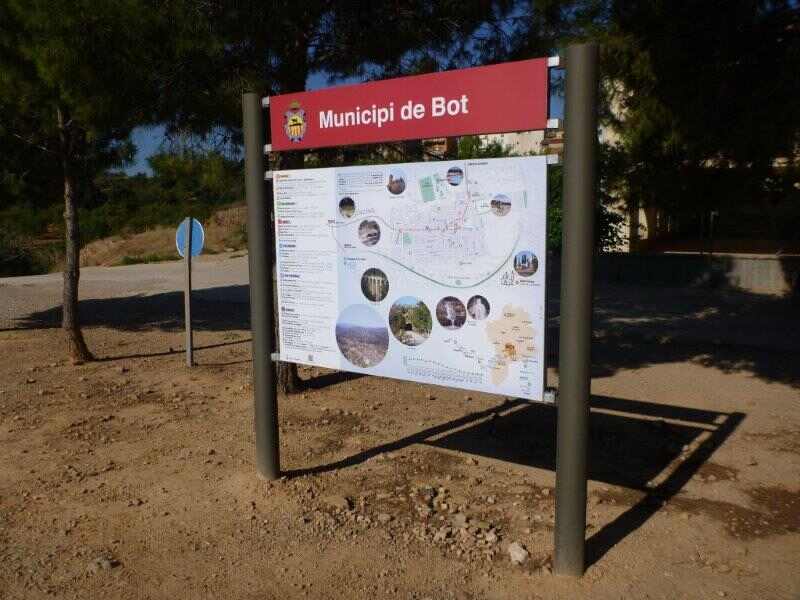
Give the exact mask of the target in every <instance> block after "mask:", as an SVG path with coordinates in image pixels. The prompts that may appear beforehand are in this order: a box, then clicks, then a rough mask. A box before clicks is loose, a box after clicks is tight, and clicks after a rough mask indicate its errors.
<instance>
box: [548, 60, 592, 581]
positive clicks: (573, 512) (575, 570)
mask: <svg viewBox="0 0 800 600" xmlns="http://www.w3.org/2000/svg"><path fill="white" fill-rule="evenodd" d="M597 54H598V50H597V45H596V44H577V45H572V46H569V47H568V48H567V57H566V58H567V60H566V62H567V65H566V69H567V91H566V96H567V97H566V109H565V115H564V124H565V131H564V138H565V139H564V207H563V208H564V216H563V233H562V250H561V252H562V257H561V332H560V333H561V337H560V342H559V365H558V371H559V375H558V382H559V393H558V442H557V448H556V523H555V556H554V560H553V568H554V571H555V572H556V573H557V574H560V575H571V576H576V577H577V576H580V575H582V574H583V571H584V568H585V557H584V551H585V530H586V483H587V469H586V462H587V451H588V437H589V396H590V393H591V343H592V255H593V252H594V211H595V160H596V147H597Z"/></svg>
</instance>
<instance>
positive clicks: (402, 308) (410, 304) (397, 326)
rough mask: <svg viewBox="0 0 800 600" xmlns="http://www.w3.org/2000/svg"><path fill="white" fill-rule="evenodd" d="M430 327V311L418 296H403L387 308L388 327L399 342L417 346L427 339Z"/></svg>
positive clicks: (431, 322) (431, 325)
mask: <svg viewBox="0 0 800 600" xmlns="http://www.w3.org/2000/svg"><path fill="white" fill-rule="evenodd" d="M432 327H433V321H432V319H431V311H430V310H428V307H427V306H426V305H425V303H424V302H423V301H422V300H420V299H419V298H415V297H414V296H403V297H402V298H398V299H397V300H395V302H394V304H392V308H390V309H389V329H391V330H392V335H394V337H396V338H397V341H398V342H400V343H401V344H405V345H406V346H419V345H420V344H421V343H423V342H424V341H425V340H427V339H428V336H429V335H430V334H431V328H432Z"/></svg>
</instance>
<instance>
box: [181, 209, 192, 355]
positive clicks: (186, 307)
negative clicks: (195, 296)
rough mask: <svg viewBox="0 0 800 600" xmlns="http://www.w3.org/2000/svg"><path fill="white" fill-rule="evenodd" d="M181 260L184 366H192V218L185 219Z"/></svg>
mask: <svg viewBox="0 0 800 600" xmlns="http://www.w3.org/2000/svg"><path fill="white" fill-rule="evenodd" d="M184 223H185V224H186V239H185V241H184V247H183V259H184V264H185V265H186V286H185V288H184V290H183V314H184V322H185V325H186V366H187V367H191V366H192V365H194V358H193V356H192V351H193V347H192V217H187V218H186V220H185V221H184Z"/></svg>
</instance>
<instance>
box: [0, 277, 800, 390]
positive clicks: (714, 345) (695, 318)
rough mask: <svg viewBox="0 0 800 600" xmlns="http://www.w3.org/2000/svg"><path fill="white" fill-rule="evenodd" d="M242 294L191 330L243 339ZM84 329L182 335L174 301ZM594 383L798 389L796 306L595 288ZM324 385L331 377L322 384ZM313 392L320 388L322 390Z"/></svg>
mask: <svg viewBox="0 0 800 600" xmlns="http://www.w3.org/2000/svg"><path fill="white" fill-rule="evenodd" d="M248 302H249V286H247V285H232V286H222V287H216V288H208V289H201V290H196V291H195V292H194V293H193V326H194V329H195V331H232V330H238V331H248V330H249V329H250V313H249V304H248ZM558 312H559V298H558V282H557V281H553V282H551V284H550V286H549V293H548V327H547V350H548V363H549V364H550V366H553V367H555V368H557V367H558V323H559V317H558ZM80 315H81V321H82V323H83V324H84V325H85V326H87V327H110V328H112V329H118V330H120V331H131V332H135V331H147V330H152V329H158V330H163V331H176V332H177V331H180V330H182V329H183V327H184V323H183V294H182V292H167V293H161V294H152V295H135V296H127V297H122V298H107V299H89V300H83V301H82V302H81V303H80ZM60 323H61V308H60V307H53V308H50V309H47V310H44V311H38V312H33V313H31V314H28V315H26V316H23V317H21V318H18V319H17V320H16V321H15V323H14V324H15V327H14V328H13V329H37V328H48V327H60ZM594 335H595V342H594V344H593V376H594V377H610V376H612V375H614V374H615V373H617V372H618V371H620V370H626V369H639V368H642V367H646V366H649V365H656V364H664V363H676V362H695V363H697V364H700V365H703V366H707V367H715V368H719V369H721V370H722V371H724V372H750V373H753V374H754V375H755V376H757V377H759V378H762V379H764V380H767V381H771V382H781V383H786V384H789V385H792V386H795V387H800V362H798V361H796V360H794V359H793V357H794V356H795V355H797V354H798V353H800V307H799V306H798V305H797V304H796V303H795V302H794V301H793V300H792V299H791V298H777V297H773V296H760V295H757V294H750V293H747V292H737V291H732V290H702V289H678V288H669V289H665V288H657V287H655V286H651V287H642V286H629V285H607V284H604V285H599V286H598V287H597V288H596V293H595V311H594ZM327 379H329V378H327ZM327 379H325V380H322V381H320V382H317V383H316V384H315V383H313V381H312V382H309V385H310V386H311V387H316V388H318V387H324V381H327Z"/></svg>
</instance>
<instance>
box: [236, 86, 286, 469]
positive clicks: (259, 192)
mask: <svg viewBox="0 0 800 600" xmlns="http://www.w3.org/2000/svg"><path fill="white" fill-rule="evenodd" d="M242 115H243V128H244V151H245V189H246V196H247V248H248V253H249V254H248V261H249V267H250V330H251V332H252V337H253V396H254V399H255V426H256V467H257V468H258V472H259V473H260V474H261V475H262V476H264V477H266V478H267V479H277V478H278V477H280V455H279V439H278V406H277V397H276V396H277V394H276V378H275V365H274V363H273V362H272V360H271V356H272V352H273V345H274V343H273V336H274V328H273V315H274V312H273V311H274V306H273V304H274V301H273V295H272V263H271V260H270V252H269V244H270V243H271V240H272V235H271V233H270V232H271V231H272V228H271V226H270V223H269V220H268V216H267V202H271V201H272V198H271V194H270V193H267V192H268V191H270V192H271V183H269V184H265V182H264V170H265V169H264V145H265V143H266V139H265V137H266V125H265V120H264V114H263V111H262V104H261V97H260V96H259V95H258V94H254V93H245V94H243V95H242ZM268 185H269V187H270V189H269V190H268V189H267V186H268Z"/></svg>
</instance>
